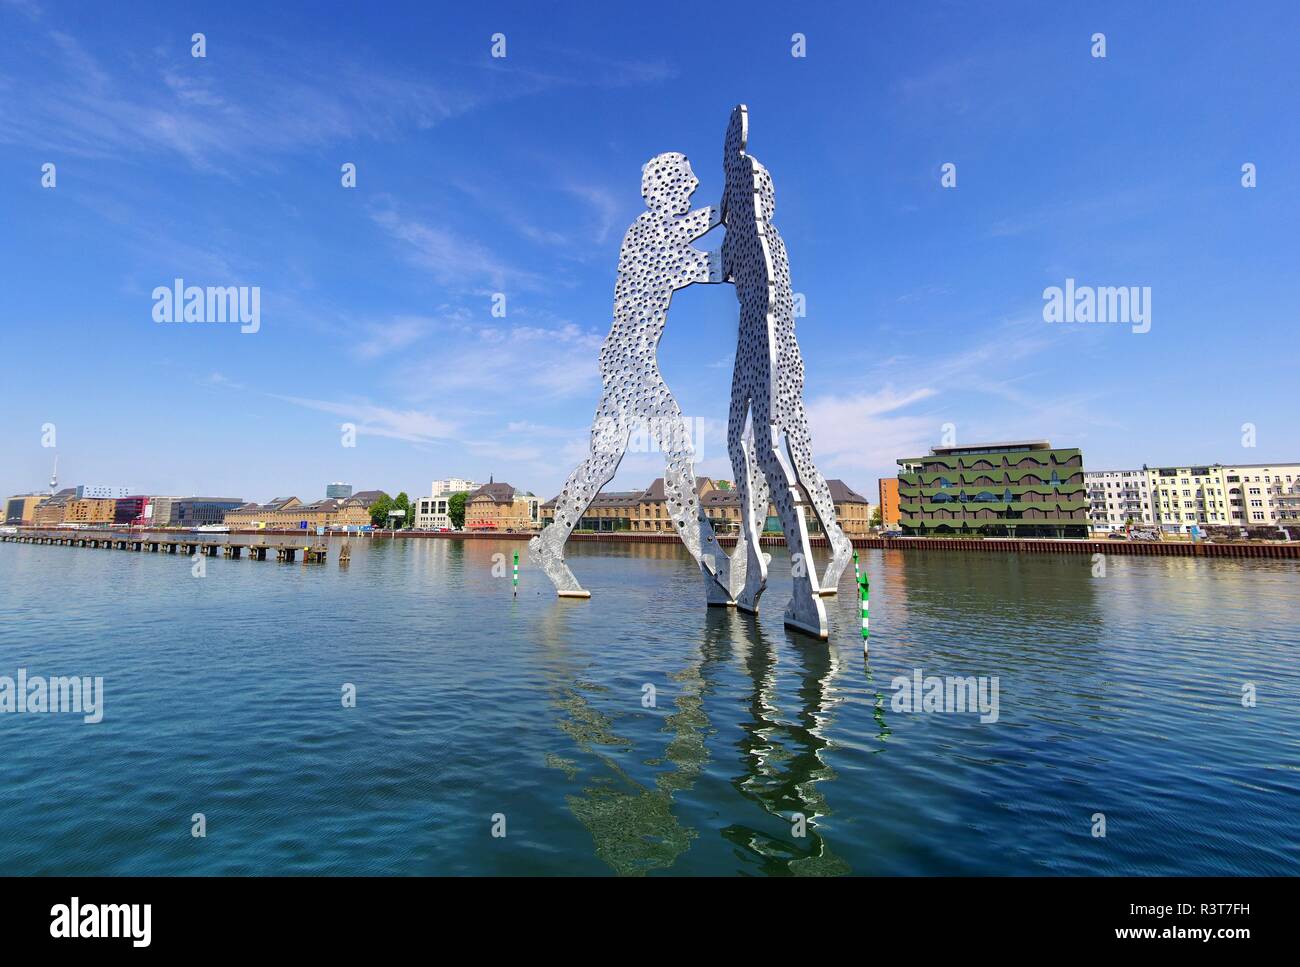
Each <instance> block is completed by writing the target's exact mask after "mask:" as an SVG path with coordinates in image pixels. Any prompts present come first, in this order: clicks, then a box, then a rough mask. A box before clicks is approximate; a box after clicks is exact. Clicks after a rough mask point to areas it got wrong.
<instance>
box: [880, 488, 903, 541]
mask: <svg viewBox="0 0 1300 967" xmlns="http://www.w3.org/2000/svg"><path fill="white" fill-rule="evenodd" d="M878 489H879V490H880V526H881V527H884V528H886V529H888V528H891V527H897V526H898V519H899V518H898V478H897V477H882V478H880V483H879V487H878Z"/></svg>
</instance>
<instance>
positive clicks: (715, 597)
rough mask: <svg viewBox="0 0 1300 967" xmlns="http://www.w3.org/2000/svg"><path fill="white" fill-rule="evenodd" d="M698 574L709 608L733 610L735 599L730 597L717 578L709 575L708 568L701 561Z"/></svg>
mask: <svg viewBox="0 0 1300 967" xmlns="http://www.w3.org/2000/svg"><path fill="white" fill-rule="evenodd" d="M700 574H701V575H702V576H703V578H704V600H705V602H706V603H707V604H708V606H709V607H710V608H734V607H735V606H736V599H735V598H733V597H732V596H731V592H730V591H728V590H727V589H726V588H725V587H723V586H722V584H720V583H719V581H718V579H717V577H715V576H714V575H713V574H711V573H709V569H708V567H707V566H706V565H705V564H704V562H703V561H701V562H700Z"/></svg>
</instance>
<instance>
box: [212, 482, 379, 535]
mask: <svg viewBox="0 0 1300 967" xmlns="http://www.w3.org/2000/svg"><path fill="white" fill-rule="evenodd" d="M383 495H384V494H383V491H382V490H365V491H362V492H361V493H358V494H354V495H353V496H351V497H348V498H347V499H346V500H335V499H334V498H333V497H325V498H324V499H322V500H316V501H313V502H312V503H309V504H304V503H303V502H302V501H301V500H299V499H298V498H297V497H276V498H275V499H274V500H271V501H269V502H267V503H265V504H258V503H249V504H244V505H242V506H240V507H237V508H235V509H234V510H231V511H228V512H227V513H226V515H225V523H226V524H227V525H228V526H229V527H230V528H231V529H232V530H234V529H238V530H261V529H264V528H270V529H272V530H311V531H314V530H315V529H316V528H318V527H324V528H327V529H330V528H334V529H337V528H354V529H355V528H359V527H365V526H367V525H368V524H370V505H371V504H373V503H374V502H375V501H376V500H378V499H379V497H382V496H383Z"/></svg>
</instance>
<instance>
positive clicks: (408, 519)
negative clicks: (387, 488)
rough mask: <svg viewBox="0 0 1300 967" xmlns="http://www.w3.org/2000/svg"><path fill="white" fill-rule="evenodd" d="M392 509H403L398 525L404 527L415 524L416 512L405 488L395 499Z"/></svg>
mask: <svg viewBox="0 0 1300 967" xmlns="http://www.w3.org/2000/svg"><path fill="white" fill-rule="evenodd" d="M391 509H392V510H400V511H402V516H401V517H399V518H398V519H397V526H398V527H401V528H403V529H405V528H407V527H414V526H415V513H414V512H413V511H412V510H411V498H410V497H408V496H406V491H405V490H403V491H402V492H401V493H400V494H398V495H397V497H396V499H395V500H394V501H393V506H392V508H391Z"/></svg>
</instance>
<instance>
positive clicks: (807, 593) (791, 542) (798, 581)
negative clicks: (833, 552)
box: [753, 394, 830, 639]
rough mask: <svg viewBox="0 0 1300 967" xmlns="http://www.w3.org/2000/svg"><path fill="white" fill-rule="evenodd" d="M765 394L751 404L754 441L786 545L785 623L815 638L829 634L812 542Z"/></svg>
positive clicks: (800, 496) (800, 498)
mask: <svg viewBox="0 0 1300 967" xmlns="http://www.w3.org/2000/svg"><path fill="white" fill-rule="evenodd" d="M767 409H768V407H767V405H766V398H765V397H763V396H762V395H758V394H756V398H755V406H754V416H753V419H754V445H755V449H756V451H757V452H756V454H755V456H756V457H757V459H758V465H759V468H760V469H761V470H762V471H763V475H764V476H765V477H767V485H768V487H770V488H771V490H772V502H773V503H775V504H776V512H777V514H778V516H780V518H781V529H782V530H783V531H784V532H785V543H786V546H787V547H789V548H790V574H791V577H792V578H793V581H794V594H793V595H792V596H791V598H790V603H789V605H787V606H786V609H785V623H786V624H787V625H789V626H790V627H792V628H796V629H798V630H799V631H803V632H805V633H807V634H810V635H813V636H815V637H817V638H823V639H825V638H829V637H830V628H829V626H828V625H827V622H826V606H825V605H824V604H822V600H821V588H820V585H819V584H818V581H817V572H816V571H815V570H814V564H813V557H812V545H811V544H810V543H809V541H808V525H807V522H806V520H805V518H804V511H805V509H806V507H807V504H806V503H805V501H804V499H803V495H802V493H801V492H800V490H799V485H798V482H797V481H796V480H795V476H794V471H793V470H791V468H790V465H789V463H788V462H787V461H786V459H785V456H784V455H783V454H782V453H781V451H780V448H779V447H778V445H777V442H776V435H775V427H773V426H772V425H771V424H770V422H768V413H767V412H766V410H767Z"/></svg>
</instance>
